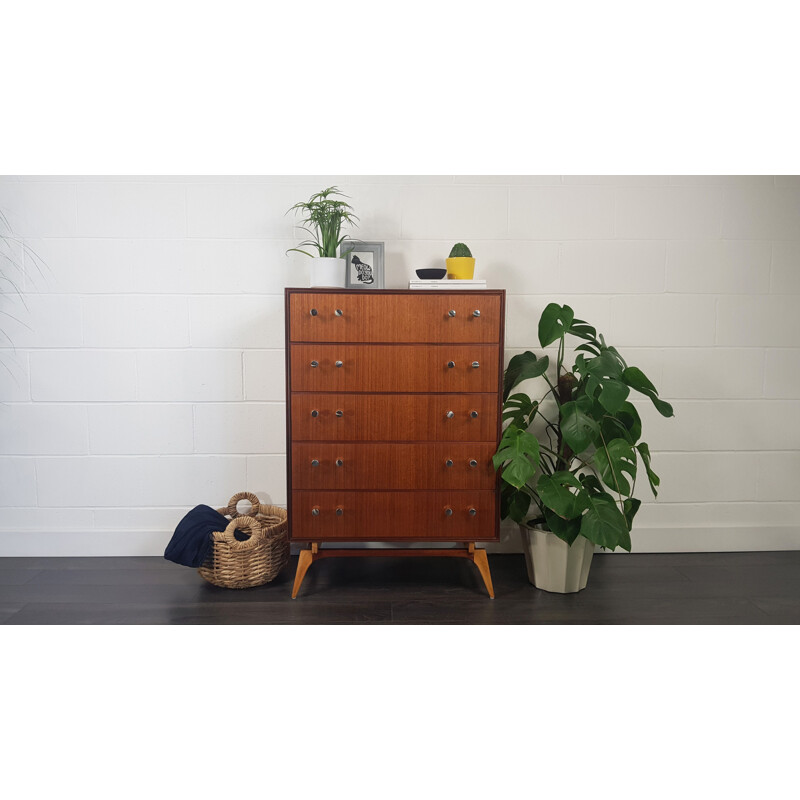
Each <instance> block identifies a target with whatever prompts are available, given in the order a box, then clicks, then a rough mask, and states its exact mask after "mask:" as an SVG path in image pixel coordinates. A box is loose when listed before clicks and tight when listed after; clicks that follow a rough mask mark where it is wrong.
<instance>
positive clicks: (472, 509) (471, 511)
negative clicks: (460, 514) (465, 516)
mask: <svg viewBox="0 0 800 800" xmlns="http://www.w3.org/2000/svg"><path fill="white" fill-rule="evenodd" d="M477 513H478V511H477V509H474V508H471V509H470V510H469V515H470V516H471V517H474V516H475V515H476V514H477Z"/></svg>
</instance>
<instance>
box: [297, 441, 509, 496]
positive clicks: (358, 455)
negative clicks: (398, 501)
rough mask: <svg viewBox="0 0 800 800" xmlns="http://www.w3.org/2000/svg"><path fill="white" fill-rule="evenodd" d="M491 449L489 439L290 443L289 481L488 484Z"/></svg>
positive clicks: (354, 485) (328, 485)
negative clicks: (290, 470) (466, 441)
mask: <svg viewBox="0 0 800 800" xmlns="http://www.w3.org/2000/svg"><path fill="white" fill-rule="evenodd" d="M494 450H495V446H494V444H488V443H485V442H475V443H471V444H465V443H463V442H457V443H456V442H454V443H452V444H350V443H347V444H331V443H325V444H322V443H310V442H309V443H303V444H296V445H294V446H293V447H292V486H293V487H294V488H295V489H377V490H391V489H472V490H475V489H490V490H491V489H494V486H495V471H494V468H493V467H492V454H493V453H494ZM314 462H316V463H314ZM339 462H341V463H339ZM448 462H449V465H448ZM473 463H474V466H472V464H473Z"/></svg>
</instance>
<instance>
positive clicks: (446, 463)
mask: <svg viewBox="0 0 800 800" xmlns="http://www.w3.org/2000/svg"><path fill="white" fill-rule="evenodd" d="M444 463H445V466H446V467H452V466H453V459H452V458H448V459H447V461H445V462H444Z"/></svg>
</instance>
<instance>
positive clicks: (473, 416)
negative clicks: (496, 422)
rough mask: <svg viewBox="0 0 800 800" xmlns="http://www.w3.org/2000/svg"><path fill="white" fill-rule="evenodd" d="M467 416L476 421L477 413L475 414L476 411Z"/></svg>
mask: <svg viewBox="0 0 800 800" xmlns="http://www.w3.org/2000/svg"><path fill="white" fill-rule="evenodd" d="M469 415H470V416H471V417H472V419H477V417H478V412H477V411H470V412H469Z"/></svg>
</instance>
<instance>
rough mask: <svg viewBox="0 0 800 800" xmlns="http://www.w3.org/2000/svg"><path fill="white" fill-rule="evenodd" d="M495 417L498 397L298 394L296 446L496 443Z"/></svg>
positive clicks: (295, 399) (294, 419)
mask: <svg viewBox="0 0 800 800" xmlns="http://www.w3.org/2000/svg"><path fill="white" fill-rule="evenodd" d="M315 411H316V416H314V415H313V414H314V412H315ZM339 411H341V412H342V413H341V416H337V412H339ZM451 411H452V412H453V416H452V417H448V416H447V415H448V413H449V412H451ZM474 413H477V416H473V414H474ZM497 413H498V410H497V395H496V394H456V395H450V394H395V395H392V394H324V393H320V394H295V395H292V398H291V414H292V418H291V424H292V440H293V441H295V442H298V441H312V442H323V441H329V442H330V441H335V442H343V441H351V442H387V441H388V442H398V441H399V442H430V441H437V442H492V443H494V442H496V441H497Z"/></svg>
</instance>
